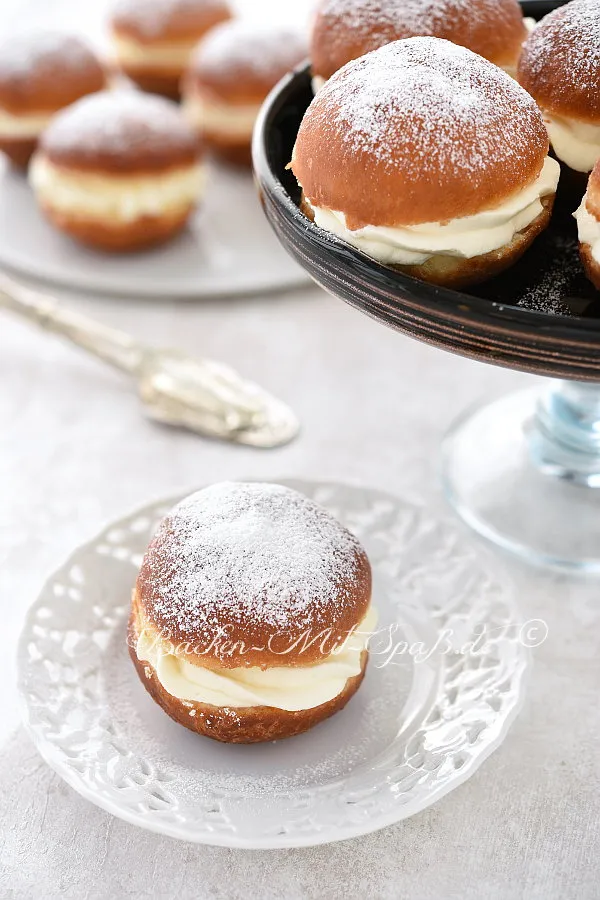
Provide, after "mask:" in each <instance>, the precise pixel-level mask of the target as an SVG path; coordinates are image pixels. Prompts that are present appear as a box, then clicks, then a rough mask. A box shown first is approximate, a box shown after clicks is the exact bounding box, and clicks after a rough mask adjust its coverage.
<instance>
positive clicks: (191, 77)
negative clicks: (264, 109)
mask: <svg viewBox="0 0 600 900" xmlns="http://www.w3.org/2000/svg"><path fill="white" fill-rule="evenodd" d="M306 51H307V47H306V42H305V41H304V39H303V37H302V36H301V34H299V33H298V32H296V31H292V30H290V29H286V28H263V27H258V26H255V25H252V24H249V23H246V22H243V21H232V22H226V23H225V24H223V25H220V26H218V27H217V28H214V29H213V30H212V31H211V32H210V33H209V34H208V35H207V36H206V37H205V38H204V39H203V40H202V41H200V43H199V44H198V46H197V48H196V50H195V52H194V55H193V57H192V60H191V63H190V66H189V68H188V71H187V74H186V76H185V79H184V81H183V98H184V103H183V108H184V113H185V114H186V116H187V118H188V121H189V122H190V123H191V124H192V126H193V127H194V128H195V129H196V130H197V131H198V133H199V134H201V136H202V137H203V139H204V141H205V142H206V145H207V146H208V147H210V148H211V149H212V150H213V151H215V152H216V153H217V154H218V155H219V156H221V157H224V158H225V159H228V160H229V161H230V162H234V163H242V164H245V165H249V164H250V162H251V154H250V146H251V141H252V130H253V128H254V123H255V121H256V118H257V116H258V113H259V111H260V107H261V106H262V103H263V101H264V100H265V98H266V97H267V95H268V94H269V93H270V91H271V89H272V88H274V87H275V85H276V84H277V82H278V81H279V80H280V79H281V78H283V76H284V75H285V74H286V73H287V72H289V71H290V70H291V69H293V68H294V67H295V66H296V65H298V63H300V62H301V61H302V60H303V59H304V58H305V57H306Z"/></svg>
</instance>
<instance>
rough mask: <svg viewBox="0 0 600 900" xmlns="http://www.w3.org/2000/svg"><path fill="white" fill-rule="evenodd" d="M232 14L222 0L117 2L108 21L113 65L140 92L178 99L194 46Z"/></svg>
mask: <svg viewBox="0 0 600 900" xmlns="http://www.w3.org/2000/svg"><path fill="white" fill-rule="evenodd" d="M231 16H232V12H231V9H230V7H229V4H228V3H227V2H226V0H118V2H117V3H116V5H115V6H114V9H113V13H112V16H111V20H110V34H111V39H112V45H113V48H114V55H115V58H116V62H117V65H118V66H119V67H120V69H121V70H122V71H123V72H124V73H125V74H126V75H128V76H129V78H131V79H132V80H133V81H135V82H136V84H138V85H139V87H141V88H142V89H143V90H145V91H150V92H151V93H153V94H163V95H164V96H166V97H170V98H171V99H174V100H177V99H178V98H179V82H180V80H181V76H182V75H183V73H184V71H185V69H186V66H187V64H188V62H189V59H190V56H191V53H192V50H193V49H194V46H195V45H196V44H197V42H198V41H199V40H200V38H202V37H203V36H204V35H205V34H206V33H207V32H208V31H209V30H210V29H211V28H214V26H215V25H218V24H219V23H220V22H224V21H226V20H227V19H230V18H231Z"/></svg>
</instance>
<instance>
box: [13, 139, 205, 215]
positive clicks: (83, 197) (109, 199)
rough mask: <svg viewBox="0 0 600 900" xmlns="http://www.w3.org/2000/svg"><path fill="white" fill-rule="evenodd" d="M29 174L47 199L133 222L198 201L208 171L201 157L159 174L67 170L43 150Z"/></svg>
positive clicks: (76, 211)
mask: <svg viewBox="0 0 600 900" xmlns="http://www.w3.org/2000/svg"><path fill="white" fill-rule="evenodd" d="M29 180H30V183H31V186H32V188H33V190H34V191H35V194H36V196H37V198H38V200H39V201H40V202H41V203H42V205H47V206H50V207H52V208H53V209H55V210H57V211H60V212H65V213H69V214H71V215H74V216H77V215H81V216H83V217H85V218H86V219H89V218H95V219H98V220H106V219H109V220H110V221H118V222H133V221H135V220H136V219H141V218H143V217H144V216H157V215H162V214H164V213H165V212H176V211H178V210H182V211H183V210H185V209H187V208H189V207H190V206H193V205H194V204H195V203H196V202H197V200H199V199H200V197H201V195H202V193H203V191H204V185H205V181H206V177H205V171H204V168H203V166H202V165H201V164H199V163H197V164H195V165H192V166H186V167H185V168H179V169H176V170H173V171H170V172H166V173H165V174H160V173H159V174H156V175H131V176H123V175H121V176H117V175H115V176H111V175H97V174H95V173H93V172H77V171H68V172H67V171H65V170H64V169H63V168H61V167H60V166H55V165H53V164H52V163H51V162H49V160H48V159H46V158H45V157H44V156H43V154H40V153H38V154H36V155H35V156H34V157H33V160H32V162H31V166H30V168H29Z"/></svg>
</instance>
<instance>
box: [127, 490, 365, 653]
mask: <svg viewBox="0 0 600 900" xmlns="http://www.w3.org/2000/svg"><path fill="white" fill-rule="evenodd" d="M136 593H137V597H136V604H138V605H139V608H140V613H141V614H142V616H143V618H144V619H145V621H146V622H148V623H149V625H150V626H151V627H152V626H153V627H154V628H155V629H156V631H157V632H158V634H159V635H160V637H161V638H162V639H163V640H168V641H171V642H172V643H174V644H175V645H179V644H180V643H181V642H188V644H189V648H188V651H187V652H189V653H192V654H193V656H194V662H197V663H199V664H200V665H207V666H210V663H211V661H212V662H213V664H214V662H215V661H217V662H218V663H219V664H220V665H222V666H225V667H228V668H234V667H236V666H262V667H270V666H293V665H300V666H302V665H309V664H312V663H314V662H319V661H320V660H322V659H323V655H328V654H329V653H330V652H331V650H332V643H331V642H332V641H333V637H332V636H335V637H337V636H338V635H339V636H340V637H341V639H342V640H343V639H344V637H345V636H346V635H347V633H348V632H349V631H351V630H352V629H353V628H354V627H355V626H356V625H357V624H358V623H360V622H361V621H362V619H363V618H364V616H365V614H366V612H367V609H368V606H369V602H370V599H371V567H370V565H369V561H368V559H367V557H366V555H365V552H364V550H363V549H362V547H361V545H360V543H359V542H358V540H357V539H356V538H355V537H354V535H352V534H351V533H350V532H349V531H347V530H346V529H345V528H344V527H343V526H342V525H341V524H340V523H339V522H338V521H337V520H336V519H334V518H333V517H332V516H331V515H330V514H329V513H328V512H327V511H326V510H325V509H323V508H322V507H321V506H319V505H318V504H316V503H314V502H313V501H312V500H309V499H308V498H307V497H305V496H303V495H302V494H299V493H298V492H297V491H293V490H291V489H290V488H286V487H282V486H281V485H275V484H257V483H251V484H246V483H234V482H224V483H222V484H216V485H213V486H212V487H209V488H206V489H205V490H202V491H198V493H196V494H192V496H191V497H188V498H187V499H185V500H183V501H182V502H181V503H179V504H178V505H177V506H176V507H175V508H174V509H173V510H172V511H171V512H170V513H169V515H167V516H166V518H165V519H164V520H163V521H162V523H161V524H160V526H159V528H158V531H157V532H156V534H155V536H154V538H153V540H152V542H151V543H150V546H149V548H148V551H147V552H146V555H145V557H144V561H143V563H142V566H141V569H140V573H139V576H138V580H137V585H136ZM329 629H331V635H332V636H330V638H329V643H328V644H326V646H325V647H323V641H324V640H327V638H326V635H325V632H327V630H329ZM322 633H323V634H322ZM311 641H312V643H311ZM178 655H180V654H178Z"/></svg>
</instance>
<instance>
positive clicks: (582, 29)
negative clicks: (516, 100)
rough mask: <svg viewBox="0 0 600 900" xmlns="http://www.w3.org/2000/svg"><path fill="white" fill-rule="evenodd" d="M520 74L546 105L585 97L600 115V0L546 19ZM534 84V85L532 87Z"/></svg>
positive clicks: (577, 0) (581, 0) (578, 0)
mask: <svg viewBox="0 0 600 900" xmlns="http://www.w3.org/2000/svg"><path fill="white" fill-rule="evenodd" d="M520 72H523V74H524V76H525V78H526V79H527V82H526V86H527V87H531V88H532V89H533V91H534V93H535V95H536V97H537V96H538V94H537V88H539V89H540V90H541V91H542V92H543V94H542V95H541V96H540V98H539V99H540V102H542V104H543V103H544V102H547V101H548V99H552V100H553V101H555V102H556V103H557V104H560V101H561V100H562V101H566V103H567V104H568V102H569V100H572V99H573V97H574V95H575V94H576V95H578V96H580V97H584V98H585V100H586V101H587V103H589V105H590V107H591V111H592V110H594V111H595V112H596V113H597V114H598V115H600V0H573V2H571V3H567V4H566V5H565V6H563V7H560V8H559V9H556V10H554V12H551V13H550V14H549V15H547V16H545V18H544V19H542V21H541V22H540V23H539V25H538V26H537V27H536V28H535V29H534V30H533V32H532V33H531V35H530V36H529V38H528V40H527V42H526V45H525V49H524V53H523V58H522V60H521V64H520ZM529 82H531V84H530V83H529Z"/></svg>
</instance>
